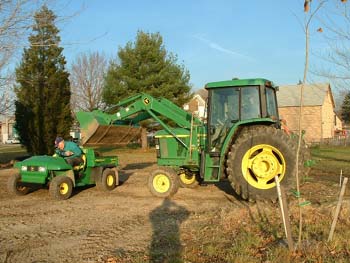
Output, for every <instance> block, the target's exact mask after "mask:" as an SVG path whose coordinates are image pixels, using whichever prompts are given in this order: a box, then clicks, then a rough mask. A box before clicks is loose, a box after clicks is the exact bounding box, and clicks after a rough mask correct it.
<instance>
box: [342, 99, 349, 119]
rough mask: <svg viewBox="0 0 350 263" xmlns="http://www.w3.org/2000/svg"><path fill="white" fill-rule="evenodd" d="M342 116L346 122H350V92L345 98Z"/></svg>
mask: <svg viewBox="0 0 350 263" xmlns="http://www.w3.org/2000/svg"><path fill="white" fill-rule="evenodd" d="M341 116H342V119H343V121H344V122H345V123H350V92H349V93H347V94H346V96H345V98H344V100H343V104H342V106H341Z"/></svg>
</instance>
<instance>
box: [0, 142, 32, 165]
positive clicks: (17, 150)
mask: <svg viewBox="0 0 350 263" xmlns="http://www.w3.org/2000/svg"><path fill="white" fill-rule="evenodd" d="M24 156H28V153H27V151H26V149H25V148H24V147H22V146H21V145H20V144H13V145H12V144H9V145H6V144H5V145H0V164H5V163H9V162H10V161H12V160H17V159H18V158H23V157H24Z"/></svg>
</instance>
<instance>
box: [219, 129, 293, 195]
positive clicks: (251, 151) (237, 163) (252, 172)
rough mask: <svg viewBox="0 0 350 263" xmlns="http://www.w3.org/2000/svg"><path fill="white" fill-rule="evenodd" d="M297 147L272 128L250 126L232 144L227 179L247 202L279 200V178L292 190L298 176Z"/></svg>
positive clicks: (282, 183)
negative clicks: (295, 175)
mask: <svg viewBox="0 0 350 263" xmlns="http://www.w3.org/2000/svg"><path fill="white" fill-rule="evenodd" d="M295 157H296V148H295V144H294V143H293V141H292V140H291V138H290V137H289V136H288V135H286V134H285V133H284V132H283V131H282V130H279V129H276V128H274V127H272V126H250V127H246V128H244V129H243V130H242V131H241V134H240V135H239V136H238V138H237V140H236V141H235V143H234V144H232V145H231V148H230V151H229V153H228V158H227V161H226V172H227V174H228V179H229V180H230V182H231V185H232V187H233V189H234V190H235V192H236V193H237V194H238V195H239V196H241V198H242V199H244V200H250V201H255V200H257V199H262V200H266V199H270V200H271V201H275V200H276V198H277V190H276V182H275V178H276V177H277V178H278V180H279V182H280V184H281V185H282V186H284V187H285V188H290V186H291V181H292V178H293V176H294V174H295V167H296V164H295Z"/></svg>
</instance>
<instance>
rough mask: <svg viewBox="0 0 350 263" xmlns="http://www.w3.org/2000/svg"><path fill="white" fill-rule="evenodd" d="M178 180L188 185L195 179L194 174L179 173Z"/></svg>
mask: <svg viewBox="0 0 350 263" xmlns="http://www.w3.org/2000/svg"><path fill="white" fill-rule="evenodd" d="M180 180H181V182H183V183H184V184H187V185H190V184H193V183H194V182H195V181H196V176H195V175H194V174H193V175H191V176H188V175H186V174H185V173H181V174H180Z"/></svg>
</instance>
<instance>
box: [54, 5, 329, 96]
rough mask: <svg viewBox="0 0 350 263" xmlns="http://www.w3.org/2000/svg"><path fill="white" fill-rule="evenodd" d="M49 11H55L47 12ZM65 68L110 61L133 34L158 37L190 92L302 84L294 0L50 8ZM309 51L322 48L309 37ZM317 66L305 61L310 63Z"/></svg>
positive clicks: (299, 30) (298, 16) (315, 37)
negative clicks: (257, 81)
mask: <svg viewBox="0 0 350 263" xmlns="http://www.w3.org/2000/svg"><path fill="white" fill-rule="evenodd" d="M54 9H55V8H54ZM56 10H58V11H57V12H58V14H59V15H60V16H61V15H62V16H65V15H72V14H73V13H75V12H78V14H77V15H74V16H73V17H72V18H71V19H69V21H68V22H65V23H64V24H59V25H58V26H59V27H60V29H61V33H60V34H61V39H62V45H63V47H64V48H65V50H64V54H65V56H66V58H67V61H68V67H69V66H70V64H71V62H72V61H73V60H74V59H75V57H76V56H77V55H78V54H79V53H82V52H87V51H90V52H91V51H99V52H103V53H104V54H105V55H107V57H109V58H115V57H116V55H117V51H118V48H119V47H123V46H125V44H126V43H127V42H128V41H134V40H135V36H136V33H137V31H138V30H143V31H146V32H150V33H153V32H159V33H160V34H161V35H162V36H163V40H164V45H165V47H166V49H167V50H168V51H170V52H172V53H174V54H176V55H177V56H178V62H179V63H183V64H184V65H185V67H186V69H188V70H189V72H190V74H191V81H190V82H191V83H192V85H193V89H194V90H195V89H198V88H202V87H203V86H204V85H205V84H206V83H207V82H211V81H219V80H227V79H231V78H233V77H238V78H256V77H263V78H268V79H271V80H273V81H274V82H275V83H276V84H278V85H282V84H294V83H297V82H298V81H299V80H300V79H302V78H303V70H304V52H305V51H304V50H305V40H304V38H305V35H304V33H303V28H302V26H301V24H300V21H302V20H303V19H304V13H303V1H302V0H251V1H244V0H241V1H238V0H217V1H214V0H212V1H209V0H203V1H200V0H187V1H185V0H177V1H174V0H172V1H171V0H162V1H161V0H143V1H141V0H128V1H125V0H114V1H112V0H74V1H71V2H68V3H67V2H65V4H64V5H63V4H62V6H60V5H59V4H58V5H57V9H56ZM317 23H318V21H317V20H314V27H315V28H313V29H312V30H313V31H312V35H311V44H312V45H311V49H312V50H313V51H314V50H319V49H322V48H323V47H324V46H325V43H324V41H323V39H322V37H320V36H319V35H318V34H316V33H314V32H316V30H315V29H316V28H317ZM318 63H319V61H317V60H315V58H313V57H311V65H313V64H318Z"/></svg>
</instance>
